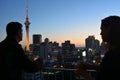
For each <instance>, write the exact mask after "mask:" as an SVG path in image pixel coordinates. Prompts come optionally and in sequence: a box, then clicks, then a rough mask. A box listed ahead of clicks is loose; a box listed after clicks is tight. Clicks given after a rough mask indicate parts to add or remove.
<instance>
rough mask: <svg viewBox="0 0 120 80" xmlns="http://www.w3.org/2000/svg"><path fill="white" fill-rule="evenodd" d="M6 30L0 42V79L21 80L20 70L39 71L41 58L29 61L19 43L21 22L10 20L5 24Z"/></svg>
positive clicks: (41, 62)
mask: <svg viewBox="0 0 120 80" xmlns="http://www.w3.org/2000/svg"><path fill="white" fill-rule="evenodd" d="M6 32H7V36H6V38H5V39H4V40H3V41H1V42H0V64H1V65H0V73H1V74H0V79H2V80H21V78H22V77H21V75H22V71H26V72H36V71H39V70H40V68H41V64H43V61H42V59H40V58H38V59H37V60H36V61H31V60H30V59H29V58H28V56H26V55H25V52H24V50H23V48H22V47H21V45H20V44H19V42H20V41H21V40H22V24H21V23H19V22H10V23H8V24H7V26H6Z"/></svg>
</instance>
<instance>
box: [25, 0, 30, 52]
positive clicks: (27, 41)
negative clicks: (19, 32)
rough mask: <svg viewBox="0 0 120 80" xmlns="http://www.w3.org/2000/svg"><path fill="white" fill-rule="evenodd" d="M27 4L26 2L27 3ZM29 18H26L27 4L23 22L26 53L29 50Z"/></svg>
mask: <svg viewBox="0 0 120 80" xmlns="http://www.w3.org/2000/svg"><path fill="white" fill-rule="evenodd" d="M27 3H28V2H27ZM29 25H30V22H29V18H28V4H27V5H26V21H25V26H26V50H25V51H26V52H30V48H29Z"/></svg>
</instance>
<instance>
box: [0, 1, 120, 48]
mask: <svg viewBox="0 0 120 80" xmlns="http://www.w3.org/2000/svg"><path fill="white" fill-rule="evenodd" d="M28 15H29V21H30V22H31V24H30V28H29V30H30V31H29V36H30V43H32V35H33V34H41V35H42V41H44V39H45V38H49V39H50V41H52V42H54V41H56V42H58V43H59V44H60V45H61V43H62V42H64V41H65V40H70V41H71V43H74V44H75V45H76V46H84V45H85V38H87V37H88V36H89V35H94V36H95V38H96V39H98V40H100V41H101V36H100V23H101V19H103V18H104V17H107V16H109V15H118V16H120V0H28ZM25 17H26V0H0V41H2V40H3V39H4V38H5V37H6V31H5V28H6V24H7V23H8V22H10V21H19V22H21V23H22V24H23V34H24V35H23V41H22V42H21V44H22V45H23V44H25V25H24V22H25Z"/></svg>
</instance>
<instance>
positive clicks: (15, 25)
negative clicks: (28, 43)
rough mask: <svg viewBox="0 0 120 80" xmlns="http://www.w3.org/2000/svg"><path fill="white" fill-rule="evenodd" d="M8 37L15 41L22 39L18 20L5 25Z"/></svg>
mask: <svg viewBox="0 0 120 80" xmlns="http://www.w3.org/2000/svg"><path fill="white" fill-rule="evenodd" d="M6 32H7V36H8V37H14V38H16V39H17V41H21V40H22V24H21V23H19V22H10V23H8V24H7V26H6Z"/></svg>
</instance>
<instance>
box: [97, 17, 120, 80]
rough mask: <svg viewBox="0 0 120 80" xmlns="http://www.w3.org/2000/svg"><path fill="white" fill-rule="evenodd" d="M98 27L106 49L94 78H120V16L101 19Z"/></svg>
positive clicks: (117, 79) (116, 79) (110, 79)
mask: <svg viewBox="0 0 120 80" xmlns="http://www.w3.org/2000/svg"><path fill="white" fill-rule="evenodd" d="M100 28H101V33H100V34H101V37H102V40H103V42H106V44H107V47H108V51H107V52H106V53H105V56H104V58H103V60H102V62H101V64H100V69H99V71H98V75H97V77H96V80H120V75H119V72H120V17H119V16H114V15H113V16H108V17H106V18H104V19H102V21H101V27H100Z"/></svg>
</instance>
